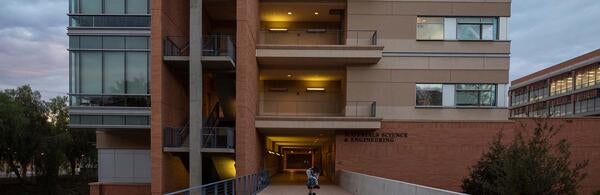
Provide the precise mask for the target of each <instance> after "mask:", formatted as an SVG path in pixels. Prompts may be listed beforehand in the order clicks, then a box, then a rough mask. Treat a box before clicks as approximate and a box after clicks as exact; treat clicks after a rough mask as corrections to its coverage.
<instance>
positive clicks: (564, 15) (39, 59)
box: [0, 0, 600, 99]
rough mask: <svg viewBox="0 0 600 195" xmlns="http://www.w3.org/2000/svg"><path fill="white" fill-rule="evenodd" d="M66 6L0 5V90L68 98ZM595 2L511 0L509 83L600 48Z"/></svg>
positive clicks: (21, 1)
mask: <svg viewBox="0 0 600 195" xmlns="http://www.w3.org/2000/svg"><path fill="white" fill-rule="evenodd" d="M67 4H68V0H2V5H0V89H5V88H14V87H17V86H20V85H23V84H31V86H32V87H33V88H34V89H36V90H38V91H40V92H42V94H43V95H44V99H49V98H50V97H53V96H57V95H66V94H67V92H68V89H69V84H68V72H69V66H68V52H67V47H68V42H67V36H66V27H67V22H68V18H67V15H66V13H67V7H68V6H67ZM599 10H600V1H599V0H568V1H565V0H514V1H513V2H512V16H511V19H510V28H509V29H510V39H511V40H512V51H511V52H512V54H511V70H510V79H511V80H513V79H516V78H519V77H521V76H524V75H527V74H529V73H532V72H535V71H537V70H540V69H542V68H545V67H548V66H551V65H553V64H556V63H560V62H562V61H565V60H567V59H570V58H573V57H576V56H578V55H581V54H584V53H587V52H589V51H592V50H595V49H598V48H600V21H599V18H600V11H599Z"/></svg>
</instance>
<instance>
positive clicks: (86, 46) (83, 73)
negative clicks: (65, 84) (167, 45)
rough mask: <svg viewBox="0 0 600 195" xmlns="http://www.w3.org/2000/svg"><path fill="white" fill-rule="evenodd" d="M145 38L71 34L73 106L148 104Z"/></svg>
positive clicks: (136, 105) (146, 46)
mask: <svg viewBox="0 0 600 195" xmlns="http://www.w3.org/2000/svg"><path fill="white" fill-rule="evenodd" d="M148 41H149V40H148V37H129V36H71V37H70V43H69V45H70V56H71V57H70V58H71V60H70V61H71V62H70V69H71V71H70V79H71V81H70V83H71V84H70V93H71V105H73V106H135V107H147V106H149V95H148V94H149V87H148V83H149V70H148V69H149V65H150V63H149V44H148Z"/></svg>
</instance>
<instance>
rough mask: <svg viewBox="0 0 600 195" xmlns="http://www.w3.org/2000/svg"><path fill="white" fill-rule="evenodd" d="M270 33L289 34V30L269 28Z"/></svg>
mask: <svg viewBox="0 0 600 195" xmlns="http://www.w3.org/2000/svg"><path fill="white" fill-rule="evenodd" d="M269 31H271V32H287V31H288V29H287V28H269Z"/></svg>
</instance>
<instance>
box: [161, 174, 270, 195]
mask: <svg viewBox="0 0 600 195" xmlns="http://www.w3.org/2000/svg"><path fill="white" fill-rule="evenodd" d="M269 182H270V181H269V173H268V172H267V171H266V170H264V171H261V172H259V173H254V174H250V175H245V176H240V177H236V178H232V179H227V180H222V181H218V182H214V183H209V184H205V185H201V186H196V187H191V188H188V189H184V190H179V191H175V192H171V193H166V194H165V195H188V194H199V195H212V194H214V195H235V194H240V195H255V194H257V193H258V192H260V191H261V190H263V189H264V188H265V187H267V186H268V185H269Z"/></svg>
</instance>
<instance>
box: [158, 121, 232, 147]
mask: <svg viewBox="0 0 600 195" xmlns="http://www.w3.org/2000/svg"><path fill="white" fill-rule="evenodd" d="M163 138H164V142H163V146H164V151H165V152H189V140H188V139H189V127H188V126H187V125H186V126H184V127H182V128H165V129H164V136H163ZM200 151H201V152H216V153H234V152H235V129H234V128H232V127H205V128H202V148H201V149H200Z"/></svg>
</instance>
